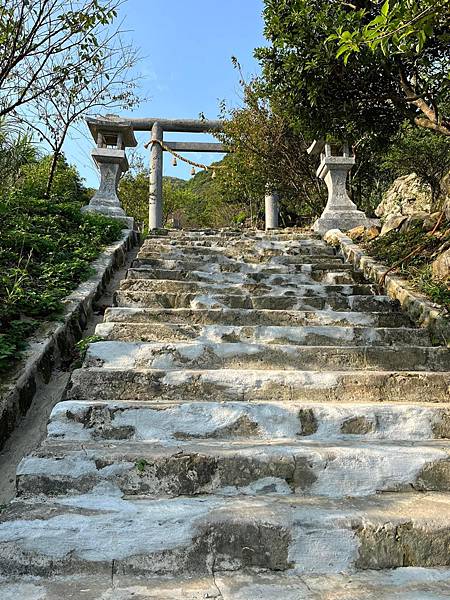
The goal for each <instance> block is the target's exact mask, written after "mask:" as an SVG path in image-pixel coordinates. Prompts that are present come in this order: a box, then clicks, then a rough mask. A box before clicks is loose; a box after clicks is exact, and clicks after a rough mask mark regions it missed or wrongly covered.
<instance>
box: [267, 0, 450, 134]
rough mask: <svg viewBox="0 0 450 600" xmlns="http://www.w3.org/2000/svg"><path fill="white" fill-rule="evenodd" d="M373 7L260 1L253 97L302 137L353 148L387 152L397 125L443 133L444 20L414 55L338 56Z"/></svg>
mask: <svg viewBox="0 0 450 600" xmlns="http://www.w3.org/2000/svg"><path fill="white" fill-rule="evenodd" d="M407 1H408V2H409V0H407ZM411 1H412V0H411ZM427 1H428V0H427ZM394 4H395V3H394ZM416 4H418V2H416ZM380 5H381V3H380V2H372V1H369V0H349V1H348V2H347V1H345V2H344V1H341V0H265V11H264V17H265V24H266V26H265V34H266V37H267V39H268V40H269V42H270V44H269V46H268V47H264V48H259V49H257V50H256V57H257V58H258V59H259V60H260V62H261V65H262V69H263V80H262V82H261V86H260V87H261V93H262V94H263V95H264V96H266V97H267V98H269V99H270V102H271V107H272V109H273V110H274V111H275V112H277V113H280V114H283V115H285V116H286V118H287V119H289V121H290V122H291V123H292V125H293V126H294V127H295V128H297V129H298V130H299V131H302V132H303V134H304V135H306V136H307V137H309V138H317V137H324V136H327V135H329V136H334V137H336V138H339V139H343V138H348V139H349V140H351V141H352V142H353V143H356V142H360V141H361V140H363V139H364V138H367V137H368V136H370V137H372V138H374V137H375V138H378V140H379V141H380V142H383V143H386V144H387V143H389V140H390V139H391V138H392V137H393V136H395V134H396V132H397V131H398V130H399V128H400V127H401V125H402V123H403V122H404V120H405V119H406V120H409V121H411V122H413V123H415V124H416V125H419V126H421V127H427V128H430V129H433V130H434V131H436V132H439V133H442V134H445V135H448V134H449V133H450V129H448V123H447V119H446V118H445V117H444V116H439V115H440V110H441V108H442V107H444V106H445V105H446V103H447V102H448V100H449V94H450V90H449V86H448V85H447V84H446V81H447V74H448V64H449V60H450V50H449V45H448V13H445V15H444V17H442V18H441V19H440V20H439V21H438V22H437V23H436V27H435V28H434V29H433V31H431V30H429V35H428V36H427V37H426V39H422V42H421V43H420V44H418V45H417V44H416V47H414V48H412V47H409V48H405V49H404V50H402V48H400V47H399V48H397V49H395V51H392V50H391V49H390V46H389V44H387V43H385V44H384V45H380V50H377V51H374V50H373V49H372V48H371V47H370V46H369V45H367V44H363V43H361V44H358V45H357V48H354V51H352V52H349V53H346V52H345V51H344V50H343V46H342V43H343V39H342V38H344V40H345V39H347V38H348V36H350V38H352V39H353V37H352V36H353V32H357V31H360V30H361V29H363V28H364V27H366V26H368V25H369V24H370V23H371V22H373V20H374V19H376V18H377V17H378V16H379V13H380ZM385 39H389V38H385ZM392 39H394V38H392ZM382 48H384V51H383V50H382ZM338 54H340V55H339V56H337V55H338ZM344 56H345V60H344ZM430 111H431V112H430Z"/></svg>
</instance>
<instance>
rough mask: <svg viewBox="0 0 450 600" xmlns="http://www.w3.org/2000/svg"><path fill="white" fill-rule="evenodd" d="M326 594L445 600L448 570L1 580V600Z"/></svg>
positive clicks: (253, 599) (264, 599)
mask: <svg viewBox="0 0 450 600" xmlns="http://www.w3.org/2000/svg"><path fill="white" fill-rule="evenodd" d="M111 580H112V581H111ZM80 590H82V592H81V593H82V596H81V595H80ZM330 594H332V595H333V596H334V597H335V598H336V599H337V598H339V600H394V599H395V600H445V599H446V598H449V597H450V569H446V568H433V569H432V568H428V569H425V568H417V567H416V568H414V567H403V568H398V569H393V570H389V571H360V572H358V573H352V574H351V575H349V574H329V575H325V574H323V575H314V574H304V575H289V574H286V573H281V572H280V573H268V572H266V573H264V572H258V571H255V570H247V572H239V573H236V572H230V571H221V572H219V573H218V572H217V571H215V572H214V576H212V575H211V576H203V577H187V578H177V577H173V578H172V577H171V578H167V577H161V578H158V577H148V576H147V577H142V576H141V577H139V576H134V577H132V576H120V575H116V574H114V573H113V576H111V574H110V573H107V574H105V575H104V576H103V577H102V576H98V575H96V576H91V577H89V576H76V575H75V576H72V577H52V578H43V577H24V576H21V577H20V578H13V577H8V578H6V579H3V580H2V579H1V578H0V597H1V598H2V600H18V599H20V600H61V599H62V598H65V599H66V600H99V599H101V600H119V599H125V598H126V599H127V600H128V598H130V599H131V598H136V600H205V598H209V599H211V600H274V598H280V599H282V600H325V599H326V600H330V599H331V598H332V596H330Z"/></svg>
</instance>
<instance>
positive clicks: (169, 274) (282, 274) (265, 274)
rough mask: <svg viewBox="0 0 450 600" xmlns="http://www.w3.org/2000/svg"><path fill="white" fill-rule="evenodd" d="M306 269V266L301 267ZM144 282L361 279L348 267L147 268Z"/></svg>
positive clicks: (330, 281) (280, 282) (300, 282)
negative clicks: (225, 269)
mask: <svg viewBox="0 0 450 600" xmlns="http://www.w3.org/2000/svg"><path fill="white" fill-rule="evenodd" d="M303 266H306V265H303ZM146 279H169V280H173V281H186V280H188V281H204V282H210V283H214V284H223V285H227V284H229V283H230V284H233V283H234V284H236V283H238V284H240V283H266V284H267V285H286V284H291V285H294V284H295V285H305V284H306V285H308V284H309V285H311V284H312V285H314V283H315V282H318V283H324V284H329V285H330V284H331V285H334V284H348V285H352V284H354V283H357V282H356V280H357V279H359V280H362V276H360V275H358V274H355V275H354V274H353V272H352V270H351V269H350V268H349V267H348V266H347V267H345V268H343V267H336V268H335V269H334V270H333V271H330V270H328V269H315V270H311V271H310V270H306V269H304V270H303V272H298V273H296V272H289V269H288V268H287V267H278V268H277V267H273V268H271V267H269V268H262V269H261V270H260V271H259V272H254V271H251V272H247V273H242V272H226V271H217V270H211V271H208V270H206V269H205V270H199V271H189V270H187V271H180V270H175V269H158V268H154V267H148V268H147V269H145V277H141V278H140V280H141V281H142V284H143V285H145V283H146V282H145V280H146ZM125 281H128V280H125ZM131 283H134V284H136V283H137V282H132V281H130V284H131Z"/></svg>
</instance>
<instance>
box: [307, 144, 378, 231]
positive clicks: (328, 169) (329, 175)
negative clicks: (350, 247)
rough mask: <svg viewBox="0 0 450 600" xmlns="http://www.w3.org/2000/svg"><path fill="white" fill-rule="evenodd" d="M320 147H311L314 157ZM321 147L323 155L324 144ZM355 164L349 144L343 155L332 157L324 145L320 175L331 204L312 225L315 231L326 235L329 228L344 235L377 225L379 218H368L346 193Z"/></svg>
mask: <svg viewBox="0 0 450 600" xmlns="http://www.w3.org/2000/svg"><path fill="white" fill-rule="evenodd" d="M317 145H318V143H317V142H315V143H314V144H313V146H312V147H311V148H310V153H311V154H317V153H318V151H317ZM319 147H320V150H319V152H321V151H322V149H323V144H322V146H319ZM311 150H312V151H311ZM354 164H355V159H354V157H353V156H349V151H348V145H347V144H344V151H343V156H332V153H331V147H330V145H329V144H325V154H322V155H321V163H320V166H319V168H318V170H317V176H318V177H320V178H321V179H323V180H324V181H325V183H326V185H327V188H328V202H327V205H326V206H325V209H324V211H323V213H322V215H321V216H320V218H319V219H317V221H316V222H315V223H314V225H313V231H315V232H316V233H319V234H321V235H323V234H324V233H326V232H327V231H328V230H329V229H340V230H341V231H344V232H345V231H348V230H349V229H352V228H353V227H357V226H359V225H364V226H365V227H370V226H371V225H376V224H378V221H377V220H376V219H369V218H367V217H366V215H365V213H364V212H363V211H361V210H358V208H357V206H356V204H354V202H352V201H351V199H350V197H349V195H348V193H347V176H348V173H349V172H350V171H351V169H352V167H353V165H354Z"/></svg>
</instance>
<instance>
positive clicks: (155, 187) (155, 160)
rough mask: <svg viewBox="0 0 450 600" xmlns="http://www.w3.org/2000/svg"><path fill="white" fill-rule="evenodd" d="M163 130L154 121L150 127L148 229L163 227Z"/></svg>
mask: <svg viewBox="0 0 450 600" xmlns="http://www.w3.org/2000/svg"><path fill="white" fill-rule="evenodd" d="M162 141H163V128H162V127H161V125H160V124H159V123H158V122H157V121H156V122H155V123H154V124H153V126H152V137H151V151H150V193H149V199H148V228H149V230H151V229H160V228H161V227H162V226H163V210H162V194H163V188H162V184H163V148H162V146H161V142H162Z"/></svg>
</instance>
